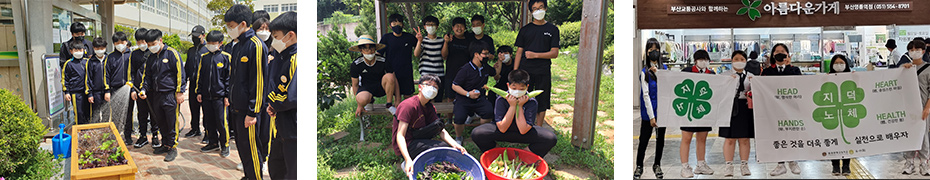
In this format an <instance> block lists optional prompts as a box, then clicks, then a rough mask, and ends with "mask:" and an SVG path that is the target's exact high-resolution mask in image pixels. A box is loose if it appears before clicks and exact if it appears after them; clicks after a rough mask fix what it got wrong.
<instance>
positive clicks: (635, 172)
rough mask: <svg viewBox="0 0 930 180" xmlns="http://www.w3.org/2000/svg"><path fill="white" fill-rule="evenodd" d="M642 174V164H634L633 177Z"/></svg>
mask: <svg viewBox="0 0 930 180" xmlns="http://www.w3.org/2000/svg"><path fill="white" fill-rule="evenodd" d="M641 176H643V166H636V170H633V179H639V177H641Z"/></svg>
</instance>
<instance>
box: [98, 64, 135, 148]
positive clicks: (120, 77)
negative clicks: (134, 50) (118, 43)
mask: <svg viewBox="0 0 930 180" xmlns="http://www.w3.org/2000/svg"><path fill="white" fill-rule="evenodd" d="M129 54H130V52H129V51H127V52H120V51H113V52H110V54H108V55H107V59H106V60H105V61H103V64H104V65H106V68H107V69H106V71H107V80H108V81H109V82H107V83H108V84H110V93H111V94H116V91H118V90H119V89H121V88H122V87H123V86H125V85H130V82H128V80H129V79H131V76H130V71H129V69H128V68H129V65H130V62H129V57H130V55H129ZM130 89H131V88H130ZM116 99H118V98H116ZM127 99H128V101H129V103H128V104H126V107H127V110H126V112H129V113H126V119H125V120H124V121H123V122H124V123H125V124H123V131H122V132H121V133H122V134H123V140H124V141H126V142H129V143H132V136H131V135H132V133H133V130H134V129H133V128H132V124H133V123H132V108H134V106H135V104H134V101H133V100H132V98H127Z"/></svg>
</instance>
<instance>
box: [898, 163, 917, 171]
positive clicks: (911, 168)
mask: <svg viewBox="0 0 930 180" xmlns="http://www.w3.org/2000/svg"><path fill="white" fill-rule="evenodd" d="M915 172H917V168H916V167H914V163H913V162H911V161H908V160H904V172H902V173H901V174H914V173H915Z"/></svg>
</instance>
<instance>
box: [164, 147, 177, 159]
mask: <svg viewBox="0 0 930 180" xmlns="http://www.w3.org/2000/svg"><path fill="white" fill-rule="evenodd" d="M165 149H168V155H165V162H171V161H174V158H176V157H178V149H176V148H165Z"/></svg>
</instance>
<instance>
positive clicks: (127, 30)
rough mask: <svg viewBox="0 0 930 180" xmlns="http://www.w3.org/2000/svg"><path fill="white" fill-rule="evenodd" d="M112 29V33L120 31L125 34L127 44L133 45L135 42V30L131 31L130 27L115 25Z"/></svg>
mask: <svg viewBox="0 0 930 180" xmlns="http://www.w3.org/2000/svg"><path fill="white" fill-rule="evenodd" d="M113 29H114V31H113V32H121V31H122V32H123V33H126V40H129V42H133V43H135V42H136V38H135V37H136V30H135V29H132V28H131V27H127V26H123V25H119V24H117V25H116V26H115V27H113Z"/></svg>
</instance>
